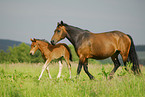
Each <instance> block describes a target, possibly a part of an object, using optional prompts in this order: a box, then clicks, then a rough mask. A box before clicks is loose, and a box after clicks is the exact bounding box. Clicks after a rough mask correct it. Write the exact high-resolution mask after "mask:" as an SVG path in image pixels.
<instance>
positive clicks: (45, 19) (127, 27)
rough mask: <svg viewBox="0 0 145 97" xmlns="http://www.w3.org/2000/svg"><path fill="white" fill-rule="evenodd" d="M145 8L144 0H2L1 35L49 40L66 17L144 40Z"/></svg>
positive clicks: (96, 29)
mask: <svg viewBox="0 0 145 97" xmlns="http://www.w3.org/2000/svg"><path fill="white" fill-rule="evenodd" d="M144 9H145V0H0V39H11V40H17V41H21V42H26V43H31V41H30V38H40V39H46V40H48V41H50V39H51V37H52V35H53V33H54V29H55V28H56V24H57V22H59V21H61V20H63V21H64V22H65V23H67V24H70V25H73V26H77V27H80V28H82V29H88V30H89V31H91V32H95V33H100V32H106V31H112V30H120V31H122V32H124V33H127V34H130V35H131V36H132V37H133V39H134V42H135V44H137V45H139V44H145V11H144ZM61 42H66V43H68V44H69V43H70V42H69V41H68V40H67V39H65V40H63V41H61Z"/></svg>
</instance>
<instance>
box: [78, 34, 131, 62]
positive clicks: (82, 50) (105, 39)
mask: <svg viewBox="0 0 145 97" xmlns="http://www.w3.org/2000/svg"><path fill="white" fill-rule="evenodd" d="M129 47H130V39H129V38H128V36H127V35H126V34H124V33H122V32H120V31H111V32H105V33H97V34H95V33H90V35H89V37H87V39H86V40H84V41H83V43H82V45H80V47H79V49H78V50H77V52H78V55H79V56H83V57H86V58H90V57H91V58H96V59H105V58H108V57H110V56H112V55H113V54H114V53H115V52H116V51H117V50H119V51H123V50H126V48H127V49H129Z"/></svg>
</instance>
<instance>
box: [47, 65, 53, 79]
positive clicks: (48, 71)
mask: <svg viewBox="0 0 145 97" xmlns="http://www.w3.org/2000/svg"><path fill="white" fill-rule="evenodd" d="M46 71H47V72H48V75H49V78H50V79H52V77H51V75H50V72H49V66H47V68H46Z"/></svg>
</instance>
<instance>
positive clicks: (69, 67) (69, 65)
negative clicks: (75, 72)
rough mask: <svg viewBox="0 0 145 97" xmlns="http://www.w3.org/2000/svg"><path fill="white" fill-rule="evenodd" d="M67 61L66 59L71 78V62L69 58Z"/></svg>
mask: <svg viewBox="0 0 145 97" xmlns="http://www.w3.org/2000/svg"><path fill="white" fill-rule="evenodd" d="M65 61H66V64H67V66H68V69H69V75H70V77H69V78H71V64H70V63H69V58H67V59H65Z"/></svg>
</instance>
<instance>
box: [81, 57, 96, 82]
mask: <svg viewBox="0 0 145 97" xmlns="http://www.w3.org/2000/svg"><path fill="white" fill-rule="evenodd" d="M83 67H84V71H85V73H86V74H87V75H88V76H89V78H90V79H91V80H92V79H95V78H94V76H93V75H91V74H90V72H89V71H88V59H86V60H85V62H84V65H83Z"/></svg>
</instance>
